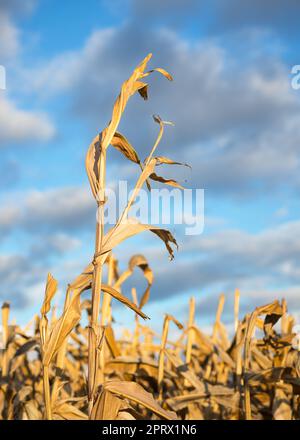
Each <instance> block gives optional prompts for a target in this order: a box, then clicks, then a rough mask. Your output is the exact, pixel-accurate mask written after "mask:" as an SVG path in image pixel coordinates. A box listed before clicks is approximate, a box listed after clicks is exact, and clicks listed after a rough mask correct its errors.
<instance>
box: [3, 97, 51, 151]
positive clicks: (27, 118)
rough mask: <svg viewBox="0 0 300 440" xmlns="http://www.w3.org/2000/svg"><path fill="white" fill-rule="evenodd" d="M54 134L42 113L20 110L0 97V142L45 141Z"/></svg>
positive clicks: (47, 119)
mask: <svg viewBox="0 0 300 440" xmlns="http://www.w3.org/2000/svg"><path fill="white" fill-rule="evenodd" d="M54 133H55V128H54V126H53V125H52V123H51V122H50V120H49V118H48V117H47V116H46V115H45V114H44V113H41V112H36V111H29V110H22V109H20V108H18V107H17V105H16V104H15V103H14V102H12V101H11V100H9V99H8V98H6V97H5V96H1V95H0V141H1V142H2V143H3V144H6V143H8V142H16V143H18V142H20V143H22V142H28V141H47V140H49V139H51V138H52V137H53V136H54Z"/></svg>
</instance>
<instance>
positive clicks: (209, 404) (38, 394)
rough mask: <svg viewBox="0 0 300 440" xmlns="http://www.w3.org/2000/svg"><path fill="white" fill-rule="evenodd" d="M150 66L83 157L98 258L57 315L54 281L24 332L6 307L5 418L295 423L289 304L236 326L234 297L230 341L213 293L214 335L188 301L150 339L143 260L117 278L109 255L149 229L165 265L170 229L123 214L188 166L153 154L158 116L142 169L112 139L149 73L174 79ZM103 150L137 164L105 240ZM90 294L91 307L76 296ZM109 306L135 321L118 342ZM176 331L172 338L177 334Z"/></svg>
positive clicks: (149, 279)
mask: <svg viewBox="0 0 300 440" xmlns="http://www.w3.org/2000/svg"><path fill="white" fill-rule="evenodd" d="M150 58H151V54H150V55H148V56H147V57H146V58H145V59H144V60H143V61H142V62H141V63H140V64H139V65H138V67H137V68H136V69H135V70H134V71H133V73H132V75H131V76H130V77H129V79H128V80H127V81H125V82H124V83H123V85H122V88H121V92H120V94H119V96H118V97H117V99H116V101H115V104H114V107H113V111H112V116H111V120H110V122H109V124H108V125H107V126H106V127H105V128H104V129H103V130H102V132H100V134H97V135H96V136H95V138H94V139H93V140H92V142H91V144H90V146H89V148H88V151H87V154H86V163H85V165H86V171H87V175H88V179H89V183H90V187H91V191H92V194H93V196H94V198H95V212H96V211H97V220H98V221H97V222H96V230H95V253H94V256H93V257H92V259H91V262H87V266H86V267H85V268H84V270H83V271H82V273H81V274H80V275H79V276H77V277H76V278H75V279H74V280H73V281H71V282H70V283H69V284H68V287H67V290H66V293H65V298H64V307H63V311H62V314H61V316H60V317H57V316H56V313H54V309H53V306H52V302H53V298H54V296H55V294H56V291H57V287H58V283H57V281H56V279H55V278H54V277H53V276H52V275H51V274H48V277H47V280H46V286H45V292H44V297H43V293H41V309H40V312H39V313H37V314H36V315H35V316H34V317H33V319H32V321H31V322H30V323H28V325H26V326H25V327H20V326H19V325H17V324H12V323H11V322H10V305H9V303H4V304H3V305H2V349H1V353H0V374H1V376H0V419H5V420H6V419H8V420H16V419H22V420H36V419H47V420H52V419H53V420H73V419H78V420H84V419H91V420H135V419H146V420H150V419H151V420H160V419H162V420H207V419H209V420H211V419H227V420H240V419H246V420H255V419H275V420H279V419H287V420H291V419H299V418H300V406H299V403H300V402H299V394H300V362H299V360H300V356H299V351H298V347H297V346H295V343H294V341H295V335H294V334H293V326H294V324H295V323H294V320H293V317H292V316H291V315H289V314H288V311H287V304H286V302H285V300H282V301H278V300H275V301H274V302H272V303H270V304H267V305H265V306H262V307H258V308H256V309H255V310H254V311H253V312H252V313H251V314H248V315H246V316H245V317H243V318H242V317H240V316H239V299H240V292H239V290H236V292H235V303H234V310H233V316H234V322H233V324H234V335H233V337H232V338H231V339H230V338H229V337H228V334H227V331H226V328H225V326H224V325H223V323H222V311H223V306H224V301H225V297H224V295H221V296H220V300H219V305H218V308H217V311H216V318H215V322H214V325H213V331H212V334H205V333H204V332H203V331H202V330H201V329H200V328H199V327H198V326H197V323H196V321H197V316H196V306H197V300H196V299H195V298H194V297H192V298H191V299H190V302H189V314H188V316H187V317H186V322H179V321H178V320H177V319H176V317H174V316H171V315H170V314H166V315H165V317H164V321H163V323H162V329H161V334H156V333H155V332H153V330H151V326H148V325H147V322H148V321H147V320H148V318H149V317H148V316H147V315H146V309H147V303H148V301H149V299H150V296H151V288H152V285H153V283H154V274H153V272H152V270H151V268H150V266H149V263H148V261H147V259H146V257H145V256H144V255H141V254H136V255H134V256H132V257H131V258H130V257H129V256H128V268H127V269H126V270H125V271H123V272H121V273H120V271H119V269H118V261H117V259H116V257H115V255H117V254H116V251H115V248H116V247H117V246H118V244H120V243H121V242H124V241H125V240H127V239H128V238H130V237H133V236H136V235H138V234H140V233H143V232H145V231H150V232H152V233H153V234H154V235H155V236H156V238H159V239H160V240H161V241H162V242H163V245H164V246H165V248H166V250H167V253H168V254H169V257H170V258H171V259H173V257H174V247H175V248H176V247H177V243H176V240H175V238H174V237H173V235H172V234H171V233H170V231H168V230H166V229H162V228H160V227H158V226H154V225H151V224H141V223H139V222H137V220H136V219H135V218H132V217H131V216H130V209H131V207H132V206H133V204H134V203H135V200H136V198H137V196H138V194H139V191H140V190H141V188H142V187H143V186H144V185H145V186H146V187H147V188H148V189H150V188H151V182H152V181H155V182H160V183H162V184H164V185H170V186H172V187H177V188H182V187H181V185H180V184H179V183H178V182H177V181H175V180H173V179H167V178H164V177H162V176H160V175H158V174H156V168H158V167H159V166H160V165H165V166H173V165H179V166H180V165H186V164H183V163H179V162H176V161H174V160H172V159H170V158H168V157H164V156H159V155H156V152H157V149H158V147H159V143H160V141H161V138H162V136H163V134H164V128H165V126H166V125H170V124H171V123H170V122H168V121H164V120H162V119H161V118H160V117H159V116H157V115H156V116H154V122H155V123H156V124H157V127H158V135H157V138H156V140H155V142H154V145H153V147H152V148H151V150H150V153H149V155H148V157H147V158H146V159H145V160H144V161H142V160H141V159H140V158H139V156H138V153H137V151H136V150H135V149H134V147H133V146H132V145H131V144H130V142H129V141H128V139H126V137H125V136H124V135H122V134H121V133H120V132H119V131H118V126H119V123H120V121H121V117H122V115H123V112H124V111H125V109H126V105H127V102H128V100H129V99H130V98H131V97H132V96H133V95H134V94H135V93H136V92H138V93H139V94H140V95H141V97H142V98H143V99H147V98H148V84H147V83H146V82H145V81H146V78H147V77H148V76H149V75H152V74H154V73H155V72H157V73H159V74H161V75H163V76H164V77H165V78H166V79H168V80H169V81H172V76H171V75H170V74H169V73H168V72H166V71H165V70H164V69H162V68H156V69H152V70H148V71H147V70H146V69H147V64H148V62H149V60H150ZM108 148H115V149H117V150H118V151H119V152H120V153H122V154H123V155H124V156H125V159H127V160H129V161H131V162H133V163H135V164H136V165H137V166H138V167H139V169H140V175H139V178H138V180H137V182H136V184H135V187H134V190H133V192H132V195H131V197H130V198H129V200H128V203H127V206H126V207H125V209H124V211H123V212H122V213H121V215H120V217H119V219H118V220H117V222H116V224H115V225H114V226H113V227H112V228H111V229H109V230H108V231H106V230H105V228H104V210H105V204H106V201H107V199H106V195H105V189H106V167H107V158H108V155H107V151H108ZM148 235H150V234H148ZM148 238H149V239H151V235H150V237H148ZM174 265H176V262H174ZM135 270H141V271H142V273H143V276H144V277H145V280H146V283H147V288H146V290H145V291H144V292H138V291H137V289H135V288H133V289H132V291H131V292H130V295H129V294H128V293H127V294H125V292H124V291H122V286H123V283H124V282H125V281H126V280H127V279H128V278H129V277H131V275H132V274H133V273H134V271H135ZM196 288H197V286H195V289H196ZM85 291H88V293H89V297H88V299H83V296H82V293H83V292H85ZM112 298H114V299H115V300H117V301H118V302H119V303H120V306H122V307H124V312H126V313H128V314H131V315H132V322H133V324H132V327H131V328H130V329H127V330H126V331H124V332H123V334H122V335H120V336H119V337H117V336H116V334H115V332H114V320H113V314H114V311H113V307H112V302H111V300H112ZM51 309H52V313H51ZM125 309H126V310H125ZM150 318H151V317H150ZM83 321H86V322H87V325H85V324H83ZM174 329H176V333H175V334H176V338H175V337H174V336H172V335H174V331H173V330H174ZM256 334H259V335H260V338H256Z"/></svg>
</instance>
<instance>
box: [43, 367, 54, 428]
mask: <svg viewBox="0 0 300 440" xmlns="http://www.w3.org/2000/svg"><path fill="white" fill-rule="evenodd" d="M43 387H44V399H45V418H46V420H52V411H51V397H50V384H49V367H48V365H44V366H43Z"/></svg>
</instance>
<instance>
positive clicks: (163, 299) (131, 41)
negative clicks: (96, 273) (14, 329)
mask: <svg viewBox="0 0 300 440" xmlns="http://www.w3.org/2000/svg"><path fill="white" fill-rule="evenodd" d="M299 15H300V3H299V2H298V1H297V0H285V1H280V0H265V1H264V2H261V1H257V0H251V1H250V0H244V1H243V2H238V1H237V0H226V1H225V0H212V1H208V0H203V1H201V2H200V1H194V0H185V1H183V0H182V1H181V0H172V1H171V0H164V1H163V2H162V1H156V0H152V1H150V0H149V1H148V0H142V1H141V0H122V1H121V0H110V1H109V0H86V1H85V2H74V1H71V0H66V1H64V2H58V1H55V0H1V1H0V65H3V66H5V68H6V76H7V87H6V90H0V158H1V160H0V191H1V192H0V201H1V204H0V246H1V253H0V280H1V288H0V300H9V301H11V303H12V306H13V316H16V318H17V319H18V320H19V321H21V322H26V321H27V320H28V319H29V318H30V316H31V315H32V313H33V312H34V311H37V309H38V308H39V306H40V304H41V301H42V298H43V291H44V281H45V278H46V276H47V273H48V271H51V272H52V273H53V275H54V276H55V277H56V278H57V279H58V280H59V283H60V292H61V293H60V294H61V297H62V295H63V291H64V289H65V286H66V284H67V283H68V282H69V281H71V280H72V279H73V278H74V277H75V276H76V275H77V274H78V273H79V272H80V271H81V269H82V268H83V267H84V266H85V265H86V263H88V262H89V261H90V259H91V257H92V255H93V239H94V226H95V204H94V200H93V198H92V196H91V194H90V189H89V185H88V181H87V177H86V174H85V169H84V157H85V153H86V150H87V147H88V145H89V143H90V141H91V139H92V138H93V137H94V136H95V134H96V133H97V132H99V131H101V129H102V128H103V127H104V126H105V125H106V124H107V122H108V121H109V119H110V114H111V109H112V104H113V101H114V99H115V97H116V95H117V93H118V90H119V88H120V85H121V83H122V82H123V81H124V80H125V79H126V78H127V77H128V76H129V75H130V73H131V71H132V69H133V68H134V67H135V66H136V65H137V64H138V63H139V62H140V61H141V60H142V59H143V58H144V56H145V55H146V54H148V53H149V52H152V53H153V58H152V60H151V66H150V67H164V68H165V69H167V70H168V71H170V72H171V73H172V75H173V76H174V82H172V83H170V82H168V81H166V80H165V79H164V78H162V77H160V76H159V75H156V76H155V77H153V78H152V79H151V80H150V83H151V85H150V99H149V101H147V102H143V100H141V99H139V97H134V98H133V99H132V100H131V101H130V103H129V105H128V109H127V112H126V115H125V117H124V120H123V122H122V124H121V130H122V132H123V133H124V134H125V135H126V137H128V139H130V141H131V142H132V144H133V145H134V146H135V147H136V149H137V150H138V151H139V153H140V156H141V157H142V158H144V157H145V156H146V154H147V151H149V148H151V145H152V143H153V140H154V138H155V135H156V131H157V127H155V124H153V120H152V117H151V115H152V114H154V113H155V114H159V115H161V117H163V119H167V120H171V121H173V122H174V123H175V127H172V128H169V127H168V129H167V130H166V133H165V136H164V139H163V142H162V144H161V146H160V147H159V148H160V154H161V155H166V156H169V157H172V158H173V159H175V160H178V161H182V162H187V163H189V164H190V165H191V166H192V170H189V169H185V170H181V171H180V172H179V180H180V182H181V183H184V184H185V186H186V187H188V188H204V190H205V229H204V232H203V234H202V235H199V236H193V237H190V236H185V235H184V229H183V228H182V227H181V226H176V227H175V226H174V225H172V227H171V229H172V232H174V234H175V235H176V236H177V238H178V243H179V251H178V252H177V253H176V257H175V260H174V261H172V262H169V261H168V257H167V255H166V252H165V249H164V247H163V245H161V243H160V242H159V240H157V238H155V237H152V235H151V234H148V233H146V234H145V235H143V237H140V238H138V239H134V240H130V241H128V242H127V243H126V245H122V246H121V247H120V248H119V249H116V256H117V257H118V258H119V260H120V267H121V269H125V268H126V265H127V262H128V259H129V257H130V256H131V255H132V254H134V253H140V252H141V251H142V252H143V253H144V254H145V256H146V257H147V258H148V260H149V263H150V265H151V267H152V268H153V270H154V273H155V278H156V282H155V284H154V287H153V289H152V298H151V302H150V304H149V305H148V306H147V313H148V314H149V315H150V316H152V321H153V325H154V326H160V324H161V319H162V316H163V312H164V311H168V312H171V313H174V314H176V316H177V317H180V318H181V319H183V320H184V319H186V311H187V303H188V298H189V296H190V295H194V296H196V301H197V307H198V320H199V323H200V324H201V323H203V324H207V323H209V322H211V321H212V319H213V314H214V313H215V308H216V305H217V301H218V296H219V294H220V293H221V292H224V293H225V295H226V305H225V315H224V320H225V322H228V323H230V322H232V303H233V294H234V289H235V288H237V287H238V288H240V290H241V314H243V313H245V312H248V311H251V310H252V308H253V307H255V306H256V305H258V304H262V303H265V302H268V301H271V300H273V299H274V298H275V297H276V298H279V299H280V298H282V297H283V296H284V297H286V298H287V299H288V303H289V308H290V311H292V312H294V313H297V312H298V311H300V295H299V288H300V286H299V284H300V240H299V236H300V203H299V195H300V173H299V170H300V166H299V165H300V164H299V157H300V155H299V149H300V142H299V141H300V124H299V122H300V90H299V91H297V90H294V89H293V88H292V87H291V80H292V75H291V69H292V66H293V65H296V64H300V57H299V53H298V52H299V51H298V44H297V43H298V41H299V37H300V35H299V34H300V29H299V19H298V18H299ZM136 173H137V170H136V168H135V166H134V164H132V165H131V164H128V163H127V162H124V160H123V157H120V156H119V155H118V154H115V152H110V154H109V169H108V180H109V182H115V181H116V178H122V179H128V180H129V182H132V181H133V178H134V176H136V175H137V174H136ZM166 173H168V170H166ZM135 281H136V282H137V283H138V285H139V286H140V289H139V293H140V292H141V291H142V289H143V281H142V277H141V275H140V274H139V273H137V274H136V276H135ZM124 292H125V293H126V294H127V295H130V284H126V285H125V290H124ZM57 302H58V303H59V297H58V298H57ZM127 315H128V314H126V316H125V314H119V315H118V314H117V316H116V319H117V321H118V322H119V324H120V325H122V324H123V323H126V322H127V321H130V319H131V316H130V314H129V316H127Z"/></svg>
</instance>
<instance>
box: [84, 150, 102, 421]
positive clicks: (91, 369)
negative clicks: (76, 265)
mask: <svg viewBox="0 0 300 440" xmlns="http://www.w3.org/2000/svg"><path fill="white" fill-rule="evenodd" d="M105 171H106V150H105V149H104V148H103V147H102V146H101V151H100V160H99V188H100V191H99V194H98V212H97V223H96V238H95V255H99V256H100V258H98V259H95V260H94V271H93V282H92V316H91V323H90V327H89V347H88V411H89V417H90V416H91V412H92V409H93V402H94V394H95V387H96V376H97V368H98V359H99V357H98V355H99V353H98V351H97V344H98V342H99V328H98V327H99V326H98V319H99V313H100V302H101V286H102V262H101V250H102V239H103V236H104V205H105V191H104V190H105Z"/></svg>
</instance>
